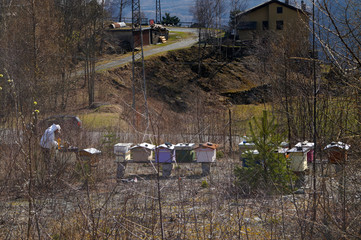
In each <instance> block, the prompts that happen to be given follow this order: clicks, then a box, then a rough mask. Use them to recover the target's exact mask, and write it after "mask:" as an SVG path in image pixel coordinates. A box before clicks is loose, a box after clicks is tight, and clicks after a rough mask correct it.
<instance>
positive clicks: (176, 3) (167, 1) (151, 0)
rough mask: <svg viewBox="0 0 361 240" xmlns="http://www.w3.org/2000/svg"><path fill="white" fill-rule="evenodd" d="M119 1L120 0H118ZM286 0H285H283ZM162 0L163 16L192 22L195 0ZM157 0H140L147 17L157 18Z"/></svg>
mask: <svg viewBox="0 0 361 240" xmlns="http://www.w3.org/2000/svg"><path fill="white" fill-rule="evenodd" d="M113 1H114V2H116V0H113ZM118 1H119V0H118ZM281 1H284V0H281ZM295 1H296V2H297V3H298V4H299V5H300V3H301V0H290V3H292V2H295ZM309 1H310V0H306V1H305V2H306V4H307V5H308V6H309V7H310V3H309ZM160 2H161V11H162V16H164V14H165V13H166V12H167V13H170V15H171V16H177V17H178V18H180V21H181V22H192V21H193V16H192V14H191V13H190V9H191V8H192V6H193V5H194V2H195V0H160ZM224 2H225V4H226V5H227V6H230V2H231V0H224ZM247 2H248V3H247V6H248V7H247V8H252V7H254V6H257V5H259V4H262V3H264V2H267V0H247ZM155 3H156V1H155V0H140V5H141V11H142V12H144V13H145V15H146V17H147V18H149V19H154V18H155ZM113 6H114V8H116V9H118V5H117V4H115V3H113ZM229 10H230V9H229V8H228V9H227V11H225V13H224V17H223V18H224V22H225V23H227V22H228V18H229ZM118 13H119V11H117V12H116V14H114V16H113V17H116V15H117V14H118ZM123 15H124V17H128V18H130V17H131V8H130V7H127V8H126V9H125V10H124V12H123Z"/></svg>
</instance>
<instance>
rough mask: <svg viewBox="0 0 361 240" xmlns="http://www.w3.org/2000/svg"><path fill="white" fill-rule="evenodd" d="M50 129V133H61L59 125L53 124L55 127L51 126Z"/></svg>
mask: <svg viewBox="0 0 361 240" xmlns="http://www.w3.org/2000/svg"><path fill="white" fill-rule="evenodd" d="M49 128H50V129H49V132H52V133H53V132H55V131H56V130H59V133H60V129H61V128H60V125H58V124H53V125H51V126H50V127H49Z"/></svg>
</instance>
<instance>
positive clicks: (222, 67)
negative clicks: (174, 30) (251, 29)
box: [74, 35, 256, 128]
mask: <svg viewBox="0 0 361 240" xmlns="http://www.w3.org/2000/svg"><path fill="white" fill-rule="evenodd" d="M176 36H178V35H176ZM197 53H198V48H197V47H192V48H188V49H181V50H176V51H170V52H168V53H164V54H162V55H160V56H153V57H149V58H147V59H146V63H145V64H146V81H147V94H148V102H149V105H150V106H152V107H154V108H155V109H157V108H160V107H161V108H164V107H165V108H166V109H167V110H168V111H170V112H174V114H182V115H184V114H187V113H188V112H190V111H191V110H192V108H193V106H194V104H195V102H197V101H198V102H199V101H200V102H202V104H203V106H204V108H208V107H210V108H212V109H222V108H224V106H225V104H226V100H227V99H226V97H224V96H221V93H224V92H235V91H242V90H248V89H250V88H252V87H254V86H255V85H256V84H255V82H256V81H255V79H256V77H255V73H254V72H253V71H251V70H249V69H247V67H245V64H244V63H243V62H242V61H240V60H239V59H238V60H236V61H230V60H229V59H226V58H224V57H220V56H217V52H216V51H214V50H213V49H212V48H207V49H206V50H205V51H204V52H203V54H202V56H203V57H202V64H201V74H200V77H198V54H197ZM131 79H132V75H131V65H126V66H123V67H120V68H117V69H113V70H109V71H103V72H101V73H98V74H97V83H96V94H95V95H96V101H97V102H104V103H108V104H109V105H116V106H125V105H127V104H128V105H130V104H131V99H132V95H131V92H132V89H131V87H132V81H131ZM138 87H139V88H137V90H138V91H140V88H141V85H140V84H139V86H138ZM81 91H83V93H82V94H79V91H78V93H77V95H83V96H86V92H85V91H86V89H82V90H81ZM83 98H84V97H83ZM78 102H79V101H78ZM74 107H75V108H78V109H79V108H80V106H74ZM82 107H85V106H82ZM84 109H86V108H84ZM159 111H161V110H159ZM236 111H238V110H236ZM121 112H122V110H119V109H118V110H114V109H113V110H112V109H111V108H110V109H107V110H106V111H101V110H100V111H99V110H98V111H94V110H82V111H81V112H80V113H79V111H77V114H78V115H80V118H81V119H82V120H83V121H84V125H85V126H89V127H91V128H99V127H110V126H124V125H125V124H124V123H122V124H119V115H120V114H121Z"/></svg>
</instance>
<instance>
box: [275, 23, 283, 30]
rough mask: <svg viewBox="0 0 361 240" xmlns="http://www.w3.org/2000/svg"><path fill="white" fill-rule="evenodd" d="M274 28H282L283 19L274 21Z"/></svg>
mask: <svg viewBox="0 0 361 240" xmlns="http://www.w3.org/2000/svg"><path fill="white" fill-rule="evenodd" d="M276 29H277V30H282V29H283V21H276Z"/></svg>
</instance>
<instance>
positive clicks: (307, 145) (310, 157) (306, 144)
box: [295, 141, 315, 163]
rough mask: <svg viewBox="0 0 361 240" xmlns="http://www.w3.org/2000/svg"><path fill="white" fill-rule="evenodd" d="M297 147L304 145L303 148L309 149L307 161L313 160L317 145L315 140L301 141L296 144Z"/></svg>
mask: <svg viewBox="0 0 361 240" xmlns="http://www.w3.org/2000/svg"><path fill="white" fill-rule="evenodd" d="M295 147H302V148H306V149H309V151H308V152H307V163H312V162H313V159H314V147H315V144H314V143H313V142H308V141H304V142H299V143H297V144H296V145H295Z"/></svg>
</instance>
